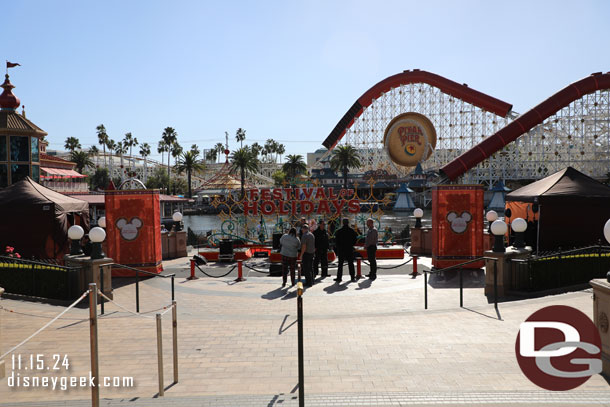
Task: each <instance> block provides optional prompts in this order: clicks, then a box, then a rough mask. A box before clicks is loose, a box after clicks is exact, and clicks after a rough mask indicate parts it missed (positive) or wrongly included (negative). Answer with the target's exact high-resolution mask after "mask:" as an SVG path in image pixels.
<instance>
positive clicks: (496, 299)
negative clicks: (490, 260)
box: [494, 259, 498, 309]
mask: <svg viewBox="0 0 610 407" xmlns="http://www.w3.org/2000/svg"><path fill="white" fill-rule="evenodd" d="M494 307H495V308H496V309H498V259H496V260H495V261H494Z"/></svg>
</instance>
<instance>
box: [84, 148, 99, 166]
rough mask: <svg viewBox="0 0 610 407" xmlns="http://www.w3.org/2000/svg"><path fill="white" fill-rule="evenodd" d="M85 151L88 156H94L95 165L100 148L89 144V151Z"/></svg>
mask: <svg viewBox="0 0 610 407" xmlns="http://www.w3.org/2000/svg"><path fill="white" fill-rule="evenodd" d="M87 153H88V154H89V156H90V157H95V164H96V165H97V164H98V162H99V160H98V158H99V157H98V155H99V153H100V150H99V149H98V148H97V147H96V146H91V147H89V151H87Z"/></svg>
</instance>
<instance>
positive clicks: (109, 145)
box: [106, 138, 117, 178]
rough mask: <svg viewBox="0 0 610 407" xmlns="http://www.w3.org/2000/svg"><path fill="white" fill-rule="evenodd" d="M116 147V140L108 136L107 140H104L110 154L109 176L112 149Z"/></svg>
mask: <svg viewBox="0 0 610 407" xmlns="http://www.w3.org/2000/svg"><path fill="white" fill-rule="evenodd" d="M116 147H117V143H116V141H114V140H113V139H111V138H108V141H107V142H106V148H108V153H109V154H110V167H109V169H110V173H109V176H110V178H112V167H113V159H112V152H113V151H114V149H115V148H116Z"/></svg>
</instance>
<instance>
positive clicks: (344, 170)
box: [343, 167, 348, 189]
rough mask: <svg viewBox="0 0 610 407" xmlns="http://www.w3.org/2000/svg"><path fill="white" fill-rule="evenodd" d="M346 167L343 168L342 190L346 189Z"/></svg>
mask: <svg viewBox="0 0 610 407" xmlns="http://www.w3.org/2000/svg"><path fill="white" fill-rule="evenodd" d="M347 172H348V169H347V167H343V188H345V189H347Z"/></svg>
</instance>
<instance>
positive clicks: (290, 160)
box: [282, 154, 307, 182]
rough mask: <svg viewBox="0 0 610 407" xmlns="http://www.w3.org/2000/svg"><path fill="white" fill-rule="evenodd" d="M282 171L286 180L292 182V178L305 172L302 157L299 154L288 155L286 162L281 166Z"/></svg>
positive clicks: (305, 167) (305, 166)
mask: <svg viewBox="0 0 610 407" xmlns="http://www.w3.org/2000/svg"><path fill="white" fill-rule="evenodd" d="M282 171H283V172H284V174H286V178H287V179H288V180H290V181H292V182H294V178H295V177H296V176H297V175H299V174H303V173H305V172H307V165H306V164H305V161H303V156H302V155H300V154H289V155H287V156H286V162H285V163H284V165H282Z"/></svg>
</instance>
